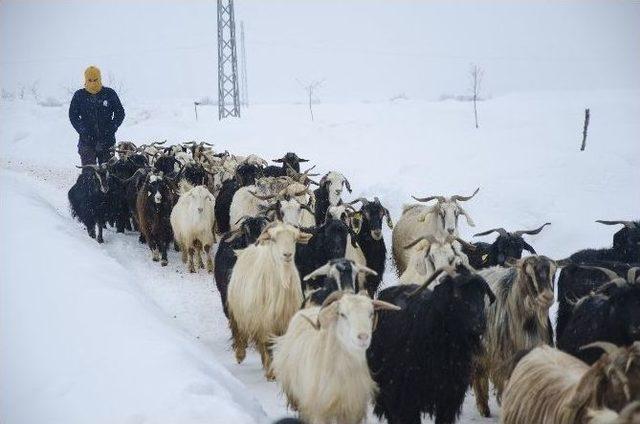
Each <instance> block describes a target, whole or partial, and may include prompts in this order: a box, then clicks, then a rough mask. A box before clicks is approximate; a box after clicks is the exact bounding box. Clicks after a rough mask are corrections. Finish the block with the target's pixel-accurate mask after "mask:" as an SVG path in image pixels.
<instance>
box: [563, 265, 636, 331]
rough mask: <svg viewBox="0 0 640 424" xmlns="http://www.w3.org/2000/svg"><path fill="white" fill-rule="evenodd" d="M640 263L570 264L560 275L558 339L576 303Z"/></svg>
mask: <svg viewBox="0 0 640 424" xmlns="http://www.w3.org/2000/svg"><path fill="white" fill-rule="evenodd" d="M634 266H640V264H627V263H624V262H607V261H595V262H593V263H592V264H591V265H576V264H569V265H567V266H565V267H563V268H562V270H561V271H560V276H559V277H558V315H557V317H556V335H557V339H558V340H560V338H561V337H562V336H563V333H564V330H565V327H566V326H567V323H568V322H569V320H570V319H571V316H572V315H573V310H574V305H575V303H576V302H577V301H578V300H579V299H581V298H583V297H585V296H588V295H590V294H592V293H594V292H595V291H597V290H598V289H600V288H601V287H602V286H603V285H604V284H606V283H607V282H608V281H610V280H612V279H614V278H616V277H623V278H624V277H626V276H627V273H628V272H629V270H630V269H631V268H632V267H634Z"/></svg>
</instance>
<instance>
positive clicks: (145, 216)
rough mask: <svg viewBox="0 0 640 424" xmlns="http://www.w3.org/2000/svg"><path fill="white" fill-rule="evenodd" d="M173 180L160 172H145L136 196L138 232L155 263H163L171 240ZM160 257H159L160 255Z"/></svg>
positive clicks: (163, 264)
mask: <svg viewBox="0 0 640 424" xmlns="http://www.w3.org/2000/svg"><path fill="white" fill-rule="evenodd" d="M170 184H172V181H170V180H169V177H166V176H164V175H163V174H162V172H159V173H149V174H147V176H146V178H145V179H144V182H143V183H142V185H141V187H140V190H139V191H138V196H137V199H136V210H137V215H138V225H139V226H140V233H141V235H142V236H143V237H144V239H145V240H146V242H147V243H148V244H149V249H151V252H152V259H153V261H154V262H157V261H160V264H161V265H162V266H166V265H167V263H168V260H167V246H168V245H169V243H171V241H172V240H173V231H172V229H171V222H170V214H171V209H172V208H173V205H174V194H173V190H172V189H171V186H170ZM161 257H162V258H161Z"/></svg>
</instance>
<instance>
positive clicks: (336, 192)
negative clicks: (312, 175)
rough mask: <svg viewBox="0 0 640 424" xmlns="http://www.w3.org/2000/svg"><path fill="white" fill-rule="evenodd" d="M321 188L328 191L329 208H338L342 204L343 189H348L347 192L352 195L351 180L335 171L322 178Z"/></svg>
mask: <svg viewBox="0 0 640 424" xmlns="http://www.w3.org/2000/svg"><path fill="white" fill-rule="evenodd" d="M320 187H323V188H324V189H325V190H326V191H327V195H328V200H329V206H337V205H339V204H340V203H341V202H342V188H343V187H346V189H347V191H348V192H349V193H351V184H349V180H347V179H346V178H345V176H344V175H342V174H341V173H339V172H335V171H329V172H327V173H326V174H325V175H324V177H322V179H321V180H320Z"/></svg>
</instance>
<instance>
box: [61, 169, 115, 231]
mask: <svg viewBox="0 0 640 424" xmlns="http://www.w3.org/2000/svg"><path fill="white" fill-rule="evenodd" d="M77 168H81V169H82V172H81V173H80V175H78V179H77V180H76V183H75V184H74V185H73V187H71V189H69V193H68V195H67V197H68V198H69V205H70V207H71V216H73V217H74V218H76V219H78V220H79V221H80V222H82V223H83V224H84V225H85V226H86V227H87V233H88V234H89V237H91V238H95V239H96V241H97V242H98V243H104V239H103V238H102V229H103V228H104V225H105V222H106V220H107V217H108V202H109V198H108V193H109V165H108V164H107V163H103V164H101V165H83V166H78V167H77ZM96 226H97V228H98V235H97V237H96Z"/></svg>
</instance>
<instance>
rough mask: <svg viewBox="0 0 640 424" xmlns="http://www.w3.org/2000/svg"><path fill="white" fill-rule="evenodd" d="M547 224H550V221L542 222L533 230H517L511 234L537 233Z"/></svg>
mask: <svg viewBox="0 0 640 424" xmlns="http://www.w3.org/2000/svg"><path fill="white" fill-rule="evenodd" d="M547 225H551V223H550V222H545V223H544V224H542V225H541V226H540V227H538V228H536V229H535V230H518V231H514V232H513V234H515V235H517V236H521V235H523V234H531V235H534V234H538V233H539V232H540V231H542V229H543V228H544V227H545V226H547Z"/></svg>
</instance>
